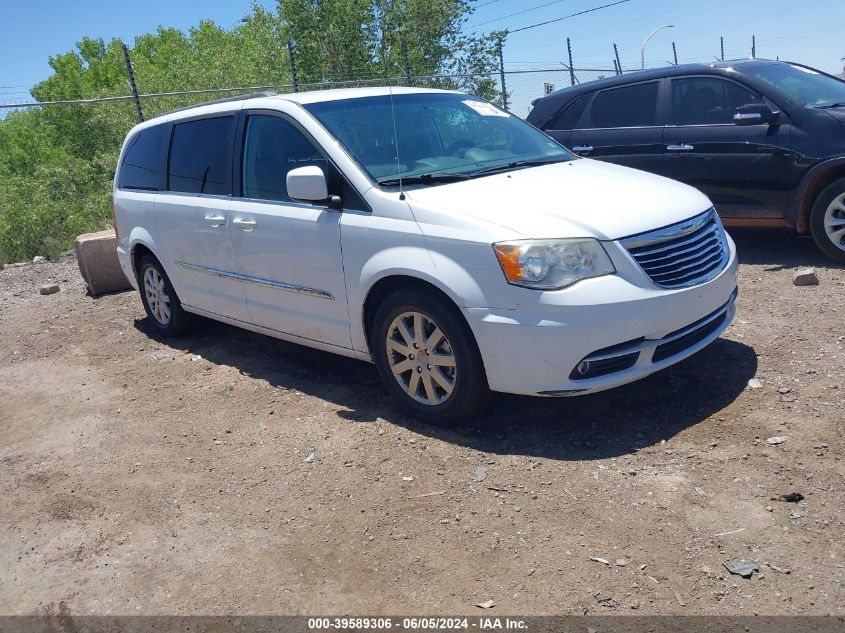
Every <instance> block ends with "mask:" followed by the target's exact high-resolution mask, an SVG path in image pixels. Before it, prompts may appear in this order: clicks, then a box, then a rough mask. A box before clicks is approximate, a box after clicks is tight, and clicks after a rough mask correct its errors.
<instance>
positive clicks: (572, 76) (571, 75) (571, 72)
mask: <svg viewBox="0 0 845 633" xmlns="http://www.w3.org/2000/svg"><path fill="white" fill-rule="evenodd" d="M566 50H567V52H568V53H569V82H570V84H571V85H573V86H574V85H575V70H574V69H573V68H572V43H571V42H570V41H569V38H568V37H567V38H566Z"/></svg>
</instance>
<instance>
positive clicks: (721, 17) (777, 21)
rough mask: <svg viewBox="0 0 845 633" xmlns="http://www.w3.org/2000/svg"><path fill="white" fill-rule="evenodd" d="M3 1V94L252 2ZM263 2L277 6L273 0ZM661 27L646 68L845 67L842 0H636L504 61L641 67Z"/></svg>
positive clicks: (508, 24)
mask: <svg viewBox="0 0 845 633" xmlns="http://www.w3.org/2000/svg"><path fill="white" fill-rule="evenodd" d="M611 1H612V0H557V1H556V2H553V1H552V0H493V1H492V2H490V0H475V4H476V5H478V6H479V8H478V9H477V11H476V13H475V14H474V15H473V16H471V17H470V19H469V21H468V26H470V27H472V26H474V25H477V26H476V29H477V30H479V31H486V30H491V29H499V28H509V29H517V28H519V27H522V26H527V25H530V24H534V23H537V22H541V21H543V20H550V19H554V18H559V17H562V16H565V15H568V14H571V13H575V12H577V11H582V10H585V9H588V8H591V7H595V6H598V5H602V4H607V3H608V2H611ZM4 4H5V6H4V8H3V11H2V13H3V20H2V23H0V101H6V100H10V99H17V98H26V97H27V92H28V88H29V87H30V86H32V85H33V84H34V83H37V82H38V81H40V80H42V79H44V78H46V77H47V76H49V74H50V68H49V66H48V65H47V60H48V58H49V57H50V56H51V55H56V54H59V53H63V52H66V51H68V50H71V49H72V48H74V45H75V42H77V41H78V40H79V39H80V38H81V37H82V36H83V35H88V36H92V37H102V38H104V39H106V40H108V39H111V38H113V37H121V38H123V39H125V40H126V41H127V42H130V41H132V39H133V38H134V37H135V36H136V35H139V34H142V33H147V32H150V31H154V30H155V29H156V27H157V26H158V25H166V26H175V27H177V28H181V29H187V28H189V27H190V26H192V25H195V24H197V22H199V20H201V19H204V18H210V19H212V20H214V21H215V22H216V23H217V24H219V25H221V26H224V27H229V26H231V25H233V24H235V23H236V22H237V21H238V19H239V18H240V17H241V16H242V15H243V14H244V13H246V12H247V11H248V10H249V7H250V2H249V1H248V0H204V1H203V2H193V1H192V2H186V1H182V0H145V2H144V3H142V4H139V3H129V2H115V0H76V1H73V2H68V1H65V0H28V1H25V2H8V3H4ZM261 4H263V5H265V6H272V5H273V4H274V3H273V2H272V1H269V0H265V1H263V2H261ZM546 4H548V6H545V7H542V8H538V9H536V10H530V11H527V12H525V13H523V14H521V15H517V16H512V17H508V18H506V19H498V18H502V17H503V16H506V15H508V14H512V13H515V12H517V11H525V10H526V9H532V8H533V7H539V6H540V5H546ZM480 5H484V6H480ZM491 20H493V21H491ZM488 21H490V22H488ZM483 22H487V23H486V24H481V23H483ZM662 24H673V25H674V28H672V29H667V30H663V31H661V32H660V33H658V34H657V35H656V36H655V37H654V38H653V39H652V40H651V42H650V43H649V44H648V47H647V49H646V64H647V65H659V64H663V63H665V62H666V61H668V60H671V59H672V41H675V42H676V43H677V47H678V58H679V60H680V61H681V62H684V61H711V60H712V59H713V56H715V55H719V37H720V36H724V37H725V42H726V43H725V49H726V50H725V53H726V57H727V58H734V57H747V56H749V55H750V52H751V36H752V34H754V35H756V36H757V56H758V57H770V58H775V57H777V56H779V57H780V58H781V59H790V60H795V61H800V62H802V63H806V64H809V65H810V66H815V67H817V68H820V69H822V70H825V71H827V72H841V71H842V66H843V64H844V63H845V62H842V61H840V58H842V57H845V37H843V36H842V33H843V31H845V1H843V0H813V1H812V2H796V1H795V0H745V1H743V0H707V1H704V2H702V1H697V2H693V1H691V0H629V1H628V2H626V3H624V4H620V5H618V6H614V7H610V8H608V9H604V10H601V11H596V12H594V13H589V14H586V15H582V16H578V17H575V18H571V19H567V20H563V21H561V22H557V23H555V24H549V25H547V26H542V27H539V28H535V29H531V30H527V31H523V32H519V33H514V34H512V35H511V36H510V38H509V40H508V43H507V45H506V47H505V52H504V57H505V65H506V67H507V68H509V69H512V70H516V69H523V68H532V67H533V68H540V67H550V68H552V67H560V66H559V64H560V62H561V61H565V60H566V37H567V36H568V37H570V38H571V39H572V48H573V58H574V60H575V65H576V66H577V67H582V68H583V67H599V68H607V67H610V66H611V60H612V57H613V48H612V45H613V43H614V42H616V43H617V44H618V46H619V53H620V57H621V59H622V63H623V65H624V66H625V67H632V68H633V67H636V66H638V65H639V59H640V44H641V42H642V40H643V38H644V37H645V36H646V35H648V33H650V32H651V31H652V30H653V29H654V28H656V27H658V26H660V25H662ZM556 81H561V80H560V79H558V80H556ZM514 88H517V87H516V86H515V87H514ZM533 89H534V88H533V87H532V90H533Z"/></svg>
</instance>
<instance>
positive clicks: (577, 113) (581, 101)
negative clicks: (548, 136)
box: [545, 92, 595, 130]
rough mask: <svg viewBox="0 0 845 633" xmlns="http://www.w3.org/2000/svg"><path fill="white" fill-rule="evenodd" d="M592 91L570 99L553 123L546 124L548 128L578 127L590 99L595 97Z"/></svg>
mask: <svg viewBox="0 0 845 633" xmlns="http://www.w3.org/2000/svg"><path fill="white" fill-rule="evenodd" d="M593 94H595V93H592V92H588V93H587V94H583V95H581V96H579V97H576V98H575V99H573V100H572V101H570V102H569V103H568V104H566V106H565V107H564V108H563V110H561V111H560V113H559V114H558V115H557V116H556V117H555V118H554V119H552V121H551V123H549V125H547V126H546V128H545V129H547V130H574V129H575V128H577V127H578V122H579V121H580V120H581V117H582V116H583V114H584V110H585V109H586V108H587V104H588V103H589V102H590V99H592V98H593Z"/></svg>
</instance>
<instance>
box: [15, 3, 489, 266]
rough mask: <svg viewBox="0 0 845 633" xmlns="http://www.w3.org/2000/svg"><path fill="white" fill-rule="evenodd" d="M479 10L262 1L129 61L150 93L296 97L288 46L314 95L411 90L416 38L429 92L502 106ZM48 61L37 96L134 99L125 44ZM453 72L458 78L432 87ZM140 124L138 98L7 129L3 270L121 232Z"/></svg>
mask: <svg viewBox="0 0 845 633" xmlns="http://www.w3.org/2000/svg"><path fill="white" fill-rule="evenodd" d="M471 12H472V7H471V5H470V4H469V2H467V1H466V0H278V3H277V6H276V7H275V9H274V10H266V9H264V8H262V7H261V6H259V5H257V4H256V5H253V7H252V9H251V10H250V11H249V12H248V13H247V14H246V15H245V16H244V17H243V19H242V20H241V21H240V22H239V23H238V24H237V25H235V26H234V27H233V28H230V29H224V28H221V27H220V26H218V25H216V24H214V23H213V22H211V21H208V20H204V21H202V22H200V23H199V24H198V25H197V26H196V27H194V28H191V29H189V30H188V31H187V32H182V31H180V30H178V29H174V28H170V27H163V26H162V27H159V29H158V30H157V31H156V32H155V33H148V34H145V35H141V36H139V37H137V38H135V41H134V45H133V46H132V47H131V51H130V54H131V57H132V62H133V65H134V67H135V75H136V79H137V84H138V89H139V91H140V92H141V93H143V94H160V93H169V92H176V91H184V90H197V91H202V90H204V89H208V88H228V87H237V86H274V87H275V89H276V90H289V89H290V87H289V84H290V81H291V77H290V59H289V54H288V42H289V41H290V42H291V44H292V46H293V49H294V54H295V59H296V65H297V70H298V75H299V84H300V86H301V89H307V88H309V87H312V88H313V87H323V86H326V87H329V84H331V83H332V82H341V81H343V82H354V83H364V82H366V84H368V85H372V84H378V83H383V82H385V81H391V82H397V81H398V82H402V81H404V80H403V79H401V78H402V76H403V74H404V60H403V54H402V52H403V41H404V48H405V50H406V51H407V57H408V65H409V67H410V71H411V73H412V74H413V75H414V76H416V77H417V79H416V80H415V82H416V83H419V84H420V85H429V86H433V87H446V88H460V89H463V90H467V91H469V92H473V93H475V94H478V95H480V96H484V97H486V98H490V99H497V98H499V97H500V95H499V94H498V83H497V81H496V79H495V76H494V75H492V74H491V73H493V72H494V71H495V70H496V69H497V62H496V48H495V44H496V36H497V34H494V35H489V36H480V37H479V36H475V35H470V34H467V33H466V32H465V22H466V19H467V16H469V15H470V14H471ZM49 63H50V67H51V69H52V71H53V72H52V74H51V75H50V77H48V78H47V79H45V80H44V81H42V82H41V83H39V84H38V85H37V86H35V87H34V88H33V89H32V96H33V97H34V98H36V99H37V100H39V101H59V100H68V99H93V98H97V97H106V96H115V95H126V94H128V86H127V78H126V69H125V66H124V58H123V49H122V43H121V41H120V40H117V39H113V40H111V41H109V42H106V41H105V40H103V39H92V38H88V37H83V38H82V39H81V40H80V41H79V43H78V44H77V46H76V50H74V51H70V52H67V53H63V54H60V55H56V56H54V57H51V58H50V60H49ZM443 74H448V75H454V76H453V77H446V78H444V77H439V78H434V79H425V78H427V77H431V76H435V75H443ZM227 94H231V93H221V94H219V96H226V95H227ZM214 96H215V94H214V93H208V92H197V93H195V94H189V95H181V96H162V97H145V98H144V99H142V106H143V109H144V114H145V115H146V116H147V117H151V116H155V115H157V114H161V113H162V112H166V111H168V110H173V109H175V108H178V107H182V106H185V105H190V104H192V103H196V102H199V101H204V100H206V99H209V98H213V97H214ZM136 121H137V119H136V113H135V107H134V104H133V103H132V102H131V101H128V100H127V101H120V102H109V103H99V104H86V105H69V106H60V105H56V106H50V107H45V108H42V109H32V110H27V111H22V112H17V113H13V114H10V115H8V116H6V117H5V118H2V119H0V260H5V261H13V260H18V259H23V258H30V257H32V256H33V255H36V254H52V253H57V252H59V251H60V250H63V249H67V248H70V246H71V245H72V243H73V239H74V238H75V236H76V235H77V234H79V233H82V232H85V231H90V230H96V229H100V228H104V227H106V226H108V225H109V224H110V221H111V201H110V197H111V184H112V180H113V178H114V168H115V164H116V162H117V157H118V154H119V152H120V147H121V144H122V143H123V140H124V138H125V136H126V133H127V132H128V131H129V129H130V128H131V127H132V126H133V125H134V124H135V123H136Z"/></svg>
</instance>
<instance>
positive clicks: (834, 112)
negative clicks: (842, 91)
mask: <svg viewBox="0 0 845 633" xmlns="http://www.w3.org/2000/svg"><path fill="white" fill-rule="evenodd" d="M825 112H826V113H827V114H829V115H830V116H832V117H833V118H834V119H836V120H837V121H839V122H840V123H845V108H828V109H826V110H825Z"/></svg>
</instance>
